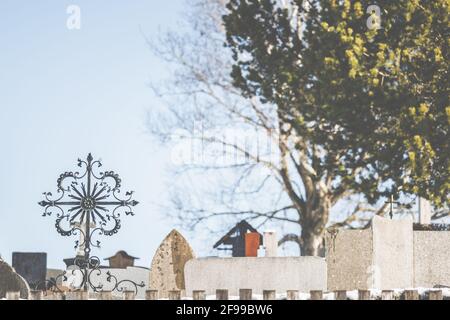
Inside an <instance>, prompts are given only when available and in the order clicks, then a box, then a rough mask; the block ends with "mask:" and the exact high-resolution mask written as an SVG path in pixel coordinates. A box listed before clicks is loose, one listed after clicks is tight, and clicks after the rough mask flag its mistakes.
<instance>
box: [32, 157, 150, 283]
mask: <svg viewBox="0 0 450 320" xmlns="http://www.w3.org/2000/svg"><path fill="white" fill-rule="evenodd" d="M101 166H102V163H101V162H100V161H99V160H96V161H94V159H93V157H92V155H91V154H90V153H89V155H88V156H87V158H86V160H81V159H78V167H80V168H82V169H83V168H84V172H83V173H82V174H80V173H79V172H65V173H63V174H61V175H60V176H59V178H58V180H57V193H58V194H59V197H57V198H56V199H53V198H52V197H53V194H52V193H51V192H45V193H44V196H45V200H43V201H41V202H39V204H40V205H41V206H42V207H44V208H45V210H44V213H43V216H44V217H45V216H51V215H52V213H53V212H54V211H56V223H55V227H56V230H57V231H58V233H60V234H61V235H62V236H72V235H75V234H78V233H79V234H80V240H79V241H75V248H78V247H83V253H84V254H83V257H77V258H76V261H75V265H76V266H77V267H78V268H79V270H80V271H81V272H82V273H83V283H82V286H84V288H85V289H87V287H88V285H89V286H90V287H91V288H92V289H94V291H98V290H99V289H101V288H102V286H101V285H98V286H95V285H93V284H92V283H91V281H90V279H89V277H90V275H91V273H92V272H88V269H98V268H99V267H100V259H99V258H98V257H91V256H90V253H91V246H92V247H97V248H99V247H100V241H96V242H95V243H94V242H93V241H92V238H93V235H94V233H95V232H97V233H98V234H99V235H106V236H112V235H114V234H116V233H117V232H118V230H119V229H120V227H121V225H120V216H121V214H122V213H124V214H125V215H134V214H133V210H132V207H134V206H136V205H137V204H138V202H137V201H135V200H132V196H133V192H132V191H128V192H126V193H125V197H124V198H121V197H120V187H121V182H122V180H121V179H120V177H119V175H118V174H116V173H114V172H113V171H105V172H98V173H97V172H96V169H98V168H100V167H101ZM68 181H70V183H68ZM83 226H84V227H83ZM108 276H109V278H108V281H111V278H112V277H113V276H111V275H109V274H108ZM114 280H116V285H115V289H117V288H118V287H117V286H118V284H119V283H121V282H130V283H132V284H134V285H135V286H143V284H142V285H137V284H135V283H134V282H132V281H129V280H123V281H120V282H119V281H118V280H117V279H114Z"/></svg>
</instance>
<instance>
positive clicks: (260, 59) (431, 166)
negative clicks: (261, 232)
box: [223, 0, 450, 255]
mask: <svg viewBox="0 0 450 320" xmlns="http://www.w3.org/2000/svg"><path fill="white" fill-rule="evenodd" d="M449 7H450V4H449V1H448V0H437V1H419V0H415V1H411V0H399V1H388V0H386V1H349V0H343V1H336V0H309V1H301V0H290V1H289V0H287V1H274V0H231V1H230V2H229V3H228V5H227V8H228V13H227V14H226V15H225V16H224V18H223V19H224V24H225V27H226V33H227V45H228V47H229V48H231V50H232V52H233V60H234V64H233V70H232V73H231V75H232V78H233V84H234V86H236V87H237V88H239V89H240V90H241V92H242V94H243V95H245V96H247V97H255V96H256V97H258V98H259V100H260V102H262V103H264V104H268V105H273V106H275V107H276V115H277V119H278V121H279V124H280V126H279V127H280V136H281V137H289V138H291V139H290V141H294V144H295V149H296V151H297V153H296V156H295V159H290V160H292V161H293V163H294V168H292V167H290V166H288V165H287V164H286V163H285V164H284V165H283V155H287V156H291V155H292V153H291V152H289V150H288V148H284V149H283V147H281V164H282V171H284V172H285V173H286V176H287V175H288V172H289V171H290V170H294V171H295V172H297V173H298V174H299V176H300V177H301V182H302V186H301V188H300V191H296V190H295V188H293V187H292V188H289V183H288V182H289V181H287V182H286V186H287V191H288V194H289V197H290V198H291V199H292V201H293V203H294V204H295V205H296V206H297V207H298V211H299V213H300V218H299V221H300V224H301V226H302V233H301V237H300V242H301V243H302V249H303V252H302V253H303V254H304V255H317V254H318V252H319V248H320V246H321V245H322V240H323V236H324V233H325V230H326V224H327V222H328V218H329V211H330V208H331V207H332V206H333V205H334V204H335V203H336V201H338V200H339V199H341V198H342V197H344V196H345V195H346V194H348V193H349V192H350V193H351V192H361V193H363V194H364V195H365V196H366V198H367V199H368V200H369V202H371V203H374V202H376V201H377V200H378V199H379V198H380V197H382V196H386V195H389V194H392V193H398V192H403V193H406V194H411V193H414V194H418V195H420V196H423V197H425V198H427V199H430V200H431V201H433V202H434V204H435V205H437V206H445V205H448V204H449V185H450V180H449V173H450V167H449V159H450V151H449V141H450V139H449V134H448V128H449V125H450V104H449V92H448V83H449V81H448V80H449V79H448V61H449V56H448V55H449V51H448V45H449V39H450V38H449V34H448V33H449V25H448V16H449Z"/></svg>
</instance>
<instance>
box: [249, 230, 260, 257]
mask: <svg viewBox="0 0 450 320" xmlns="http://www.w3.org/2000/svg"><path fill="white" fill-rule="evenodd" d="M260 242H261V236H260V235H259V233H257V232H249V233H246V234H245V256H246V257H257V256H258V249H259V245H260Z"/></svg>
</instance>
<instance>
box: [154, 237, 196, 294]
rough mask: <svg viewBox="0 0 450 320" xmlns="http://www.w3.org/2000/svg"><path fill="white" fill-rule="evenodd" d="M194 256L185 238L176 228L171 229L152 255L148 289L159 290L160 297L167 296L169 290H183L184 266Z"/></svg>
mask: <svg viewBox="0 0 450 320" xmlns="http://www.w3.org/2000/svg"><path fill="white" fill-rule="evenodd" d="M194 257H195V256H194V252H193V250H192V248H191V246H190V245H189V243H188V242H187V241H186V239H185V238H184V237H183V236H182V235H181V234H180V233H179V232H178V231H177V230H172V231H171V232H170V233H169V234H168V235H167V237H166V238H165V239H164V240H163V242H162V243H161V245H160V246H159V248H158V250H157V251H156V253H155V255H154V257H153V260H152V264H151V268H150V289H153V290H159V296H160V298H168V296H169V291H172V290H184V289H185V280H184V266H185V264H186V262H187V261H189V260H191V259H193V258H194Z"/></svg>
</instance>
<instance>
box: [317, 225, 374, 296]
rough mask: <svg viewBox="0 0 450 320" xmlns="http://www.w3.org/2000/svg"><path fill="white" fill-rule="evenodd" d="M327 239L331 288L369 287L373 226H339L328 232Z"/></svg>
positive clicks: (329, 285) (329, 284)
mask: <svg viewBox="0 0 450 320" xmlns="http://www.w3.org/2000/svg"><path fill="white" fill-rule="evenodd" d="M325 241H326V244H327V257H326V261H327V266H328V289H329V290H352V289H368V288H369V287H370V286H371V283H372V278H371V277H370V272H371V266H372V247H373V242H372V230H370V229H365V230H340V231H338V232H337V233H336V234H327V237H326V240H325Z"/></svg>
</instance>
